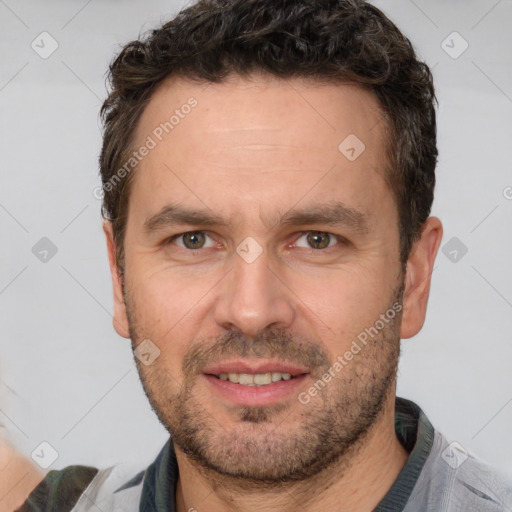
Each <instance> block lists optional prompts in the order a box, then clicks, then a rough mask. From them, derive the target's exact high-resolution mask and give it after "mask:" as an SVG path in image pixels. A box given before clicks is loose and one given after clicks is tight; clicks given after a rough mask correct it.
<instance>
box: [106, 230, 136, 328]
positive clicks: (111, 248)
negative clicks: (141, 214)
mask: <svg viewBox="0 0 512 512" xmlns="http://www.w3.org/2000/svg"><path fill="white" fill-rule="evenodd" d="M103 232H104V233H105V237H106V241H107V251H108V261H109V265H110V274H111V277H112V290H113V296H114V316H113V325H114V329H115V330H116V332H117V334H119V336H122V337H123V338H129V337H130V329H129V324H128V316H127V314H126V305H125V303H124V296H123V287H122V279H121V276H120V273H119V269H118V267H117V262H116V244H115V241H114V234H113V231H112V223H111V222H109V221H105V222H104V223H103Z"/></svg>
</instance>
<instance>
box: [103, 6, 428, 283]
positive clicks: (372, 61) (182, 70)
mask: <svg viewBox="0 0 512 512" xmlns="http://www.w3.org/2000/svg"><path fill="white" fill-rule="evenodd" d="M255 71H263V72H267V73H270V74H272V75H275V76H277V77H279V78H283V79H286V78H294V77H297V78H299V77H300V78H311V79H313V80H318V81H349V82H352V83H355V84H359V85H361V86H364V87H366V88H370V90H372V91H373V93H374V94H375V95H376V97H377V98H378V100H379V103H380V106H381V108H382V109H383V112H384V115H385V119H386V121H387V123H388V126H389V134H388V143H387V156H388V165H387V167H388V169H387V170H386V173H385V175H386V180H387V182H388V185H389V186H390V189H391V191H392V193H393V195H394V198H395V201H396V204H397V208H398V216H399V232H400V256H401V262H402V264H405V262H406V261H407V258H408V256H409V253H410V250H411V248H412V245H413V243H414V242H415V241H416V240H417V239H418V238H419V236H420V234H421V230H422V226H423V224H424V222H425V220H426V219H427V218H428V216H429V214H430V209H431V206H432V201H433V198H434V185H435V167H436V162H437V146H436V117H435V103H436V98H435V93H434V87H433V83H432V74H431V72H430V70H429V68H428V66H427V65H426V64H425V63H423V62H420V61H418V59H417V58H416V55H415V52H414V49H413V47H412V45H411V43H410V41H409V40H408V39H407V38H406V37H405V36H404V35H403V34H402V33H401V32H400V30H399V29H398V28H397V27H396V26H395V25H394V24H393V23H392V22H391V21H390V20H389V19H388V18H387V17H386V16H385V15H384V14H383V13H382V12H381V11H380V10H379V9H377V8H376V7H374V6H372V5H370V4H368V3H367V2H364V1H358V0H199V1H197V3H195V4H194V5H192V6H190V7H188V8H186V9H184V10H182V11H181V12H180V13H179V14H178V15H177V16H176V17H175V18H174V19H172V20H171V21H169V22H168V23H166V24H165V25H163V26H162V27H160V28H158V29H157V30H152V31H151V32H150V33H149V34H147V35H146V36H145V37H144V38H141V39H139V40H135V41H132V42H130V43H128V44H127V45H126V46H125V47H124V48H123V49H122V51H121V52H120V54H119V55H118V56H117V58H115V60H114V61H113V62H112V64H111V65H110V73H109V81H110V87H111V92H110V94H109V96H108V98H107V99H106V100H105V102H104V103H103V106H102V108H101V117H102V120H103V124H104V134H103V147H102V151H101V155H100V171H101V178H102V183H103V189H104V197H103V206H102V215H103V217H104V218H105V219H108V220H110V221H111V222H112V225H113V233H114V240H115V242H116V248H117V254H116V258H117V264H118V267H119V269H120V272H121V274H122V273H123V270H124V247H123V239H124V232H125V225H126V219H127V211H128V198H129V191H130V182H131V177H132V176H133V173H129V174H127V176H126V177H124V179H123V180H121V181H120V183H119V185H118V186H117V184H116V186H112V180H113V179H114V178H118V175H117V174H116V173H117V172H118V171H119V169H120V168H122V166H123V164H124V163H125V162H126V160H127V158H129V154H130V151H131V145H132V143H133V138H134V133H135V130H136V127H137V123H138V121H139V118H140V116H141V114H142V112H143V110H144V108H145V106H146V105H147V103H148V101H149V99H150V98H151V95H152V93H153V92H154V91H155V89H156V87H157V86H158V84H159V83H161V82H162V80H164V79H165V78H168V77H170V76H179V77H183V78H188V79H192V80H199V81H209V82H217V83H218V82H221V81H222V80H223V79H224V78H226V77H227V76H228V75H229V74H231V73H236V74H239V75H241V76H247V75H248V74H250V73H251V72H255ZM123 175H124V173H123ZM109 184H110V186H107V185H109Z"/></svg>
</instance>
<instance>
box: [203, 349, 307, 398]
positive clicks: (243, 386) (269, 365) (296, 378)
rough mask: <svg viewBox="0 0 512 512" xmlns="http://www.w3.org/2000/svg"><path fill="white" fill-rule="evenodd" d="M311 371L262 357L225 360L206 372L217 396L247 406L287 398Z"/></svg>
mask: <svg viewBox="0 0 512 512" xmlns="http://www.w3.org/2000/svg"><path fill="white" fill-rule="evenodd" d="M308 374H309V370H308V369H307V368H305V367H301V366H298V365H296V364H293V363H287V362H284V361H271V360H266V361H262V360H261V359H257V360H252V361H251V360H247V359H245V360H241V359H238V360H231V361H223V362H220V363H215V364H213V365H210V366H208V367H207V368H206V369H205V370H204V372H203V375H204V377H205V378H206V381H207V382H208V383H209V386H210V389H211V390H212V391H213V392H214V393H215V394H216V395H220V396H222V397H224V398H225V399H228V400H229V401H230V402H232V403H235V404H237V405H246V406H248V405H252V406H258V405H259V406H262V405H269V404H275V403H278V402H280V401H282V400H283V399H285V398H288V397H289V396H290V395H291V394H292V392H293V391H295V392H296V391H297V389H298V387H299V386H301V385H302V384H303V383H304V380H305V379H306V378H307V375H308Z"/></svg>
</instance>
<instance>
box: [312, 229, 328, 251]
mask: <svg viewBox="0 0 512 512" xmlns="http://www.w3.org/2000/svg"><path fill="white" fill-rule="evenodd" d="M306 240H307V242H308V244H309V245H310V246H311V247H312V248H313V249H325V248H327V247H329V243H330V241H331V235H330V234H329V233H325V232H323V231H310V232H309V233H308V234H307V236H306Z"/></svg>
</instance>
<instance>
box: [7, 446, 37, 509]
mask: <svg viewBox="0 0 512 512" xmlns="http://www.w3.org/2000/svg"><path fill="white" fill-rule="evenodd" d="M43 478H44V473H42V472H41V471H40V470H38V469H37V468H36V467H35V466H34V465H33V464H32V463H31V462H30V461H29V459H27V458H25V457H23V456H22V455H21V454H20V453H18V452H17V451H16V450H15V449H14V447H13V446H12V445H11V444H10V443H9V442H8V441H7V440H6V439H4V438H2V437H0V512H11V511H12V510H14V509H16V508H18V507H20V506H21V505H22V504H23V502H24V501H25V500H26V498H28V496H29V494H30V493H31V492H32V490H33V489H34V488H35V487H36V486H37V484H39V482H40V481H41V480H42V479H43Z"/></svg>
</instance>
